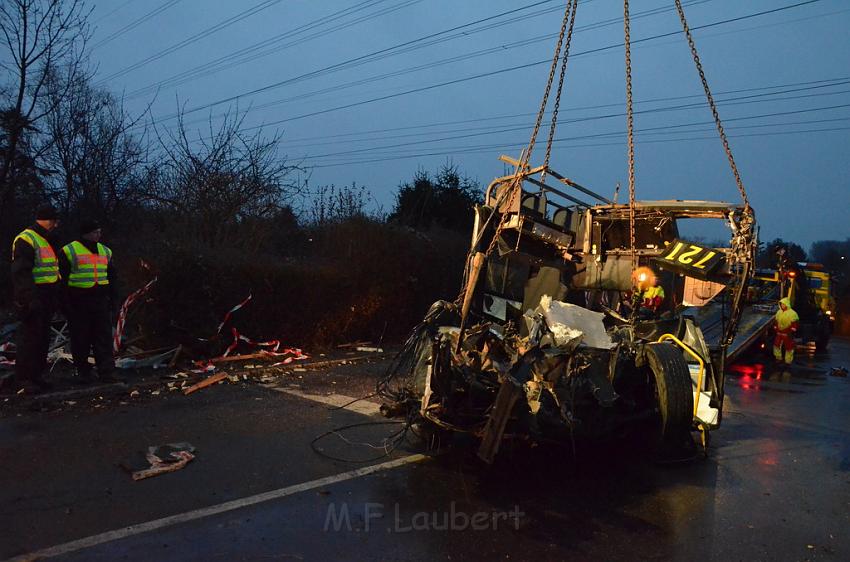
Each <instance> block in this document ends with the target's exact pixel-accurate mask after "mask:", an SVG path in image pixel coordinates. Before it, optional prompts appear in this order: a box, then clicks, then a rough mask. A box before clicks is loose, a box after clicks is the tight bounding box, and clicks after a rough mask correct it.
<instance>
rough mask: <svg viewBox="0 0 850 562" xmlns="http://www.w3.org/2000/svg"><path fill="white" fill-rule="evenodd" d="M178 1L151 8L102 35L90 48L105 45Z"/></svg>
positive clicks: (173, 0) (172, 0) (169, 0)
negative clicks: (122, 25) (118, 27)
mask: <svg viewBox="0 0 850 562" xmlns="http://www.w3.org/2000/svg"><path fill="white" fill-rule="evenodd" d="M180 1H181V0H168V1H167V2H165V3H164V4H162V5H160V6H159V7H158V8H154V9H153V10H151V11H150V12H148V13H146V14H145V15H143V16H141V17H140V18H137V19H135V20H133V21H131V22H130V23H128V24H127V25H125V26H124V27H122V28H121V29H119V30H117V31H115V32H113V33H112V34H111V35H109V36H107V37H104V38H103V39H101V40H100V41H98V42H97V43H95V44H94V45H92V49H97V48H98V47H102V46H103V45H106V44H107V43H109V42H110V41H112V40H113V39H115V38H116V37H120V36H121V35H124V34H125V33H127V32H128V31H130V30H132V29H135V28H137V27H139V26H140V25H142V24H143V23H145V22H146V21H148V20H150V19H151V18H154V17H156V16H157V15H159V14H161V13H162V12H164V11H166V10H167V9H169V8H171V7H173V6H174V5H176V4H177V3H178V2H180ZM111 13H112V12H110V14H111Z"/></svg>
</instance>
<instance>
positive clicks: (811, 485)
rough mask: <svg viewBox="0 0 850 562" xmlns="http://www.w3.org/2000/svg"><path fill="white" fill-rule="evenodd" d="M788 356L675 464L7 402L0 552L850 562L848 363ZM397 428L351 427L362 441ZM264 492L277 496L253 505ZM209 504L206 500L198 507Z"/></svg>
mask: <svg viewBox="0 0 850 562" xmlns="http://www.w3.org/2000/svg"><path fill="white" fill-rule="evenodd" d="M798 361H799V363H800V364H799V365H797V366H795V367H794V368H792V369H790V370H786V369H782V368H778V369H777V368H775V367H774V366H772V365H761V364H758V363H744V364H740V365H738V366H737V367H736V368H735V370H734V372H733V373H732V376H731V377H730V378H729V379H728V380H727V387H728V398H729V403H728V405H727V409H726V416H725V419H724V423H723V426H722V428H721V429H720V430H718V431H717V432H715V433H714V434H713V439H712V444H711V450H710V454H709V457H708V458H707V459H702V460H698V461H694V462H690V463H685V464H682V465H675V466H659V465H657V464H654V463H652V462H650V461H649V460H647V459H645V458H643V457H642V456H641V455H640V452H639V451H637V450H635V448H634V447H630V446H629V444H628V443H616V444H612V445H608V446H605V447H596V448H593V449H590V448H587V447H585V448H580V449H579V454H578V458H577V459H576V460H575V462H574V461H573V459H572V457H571V456H570V455H569V454H566V453H562V452H560V451H558V450H555V449H552V448H547V447H539V448H536V449H533V450H528V449H526V448H514V449H512V450H511V449H510V448H509V449H508V450H506V451H504V454H502V455H501V457H500V459H499V461H498V463H497V464H496V465H495V466H494V467H492V468H489V469H486V468H483V467H481V466H480V465H479V464H478V463H476V462H475V461H474V459H473V458H472V456H471V455H470V454H468V453H465V452H464V448H463V447H460V446H458V447H456V448H455V450H454V451H452V452H449V453H448V454H445V455H442V456H440V457H438V458H430V459H425V460H421V461H419V460H418V457H413V460H415V461H416V462H407V461H409V460H411V457H409V456H410V455H412V454H414V453H416V452H417V449H416V445H415V444H409V445H406V446H405V447H403V448H401V449H399V450H397V451H395V452H393V453H392V454H391V455H390V458H392V459H406V460H402V461H400V462H402V463H404V464H400V465H399V466H395V467H391V468H384V469H375V471H374V472H372V473H371V474H367V475H361V476H356V475H352V474H349V472H350V471H352V470H353V469H355V468H358V467H361V466H376V464H379V463H385V462H387V458H384V459H381V460H379V461H372V462H366V463H360V464H352V463H346V462H340V461H336V460H331V459H328V458H325V457H322V456H319V455H317V454H316V453H314V452H313V451H312V450H311V448H310V442H311V440H312V439H313V438H314V437H315V436H316V435H318V434H320V433H322V432H325V431H327V430H330V429H333V428H336V427H340V426H343V425H347V424H357V423H363V422H368V421H371V420H372V419H376V418H370V417H368V416H367V415H365V414H362V413H356V412H352V411H348V410H340V409H336V410H331V409H329V407H328V406H327V405H325V404H321V403H318V402H315V401H312V400H307V399H304V398H301V397H297V396H293V395H290V394H286V393H283V392H278V391H276V390H274V389H273V388H266V387H262V386H259V385H240V386H225V385H220V386H216V387H212V388H209V389H206V390H204V391H202V392H199V393H197V394H194V395H191V396H188V397H184V396H181V395H179V393H163V394H162V395H160V396H156V397H150V398H148V399H147V400H145V401H143V402H142V403H133V402H130V401H127V403H125V404H121V403H120V402H117V401H115V400H113V401H112V402H111V403H109V404H105V405H104V406H103V407H100V408H93V407H88V406H86V407H84V406H83V405H82V402H80V403H79V404H76V405H69V406H67V407H65V408H63V409H61V410H58V411H53V412H27V411H8V410H7V411H6V412H3V413H2V414H4V415H2V417H0V560H2V559H6V558H9V557H13V556H18V555H24V554H27V553H33V552H38V551H40V550H41V549H45V548H48V547H52V546H55V545H65V544H67V543H69V542H71V541H76V540H78V539H84V538H86V537H97V538H95V539H92V540H89V541H88V543H87V546H82V547H79V546H80V545H79V544H78V545H77V547H68V548H65V549H64V551H65V552H64V553H63V554H61V555H59V556H58V557H57V559H60V560H151V559H156V560H187V559H191V560H216V559H221V560H267V559H281V560H290V559H291V560H331V559H334V560H422V559H446V560H448V559H451V560H492V559H514V560H590V559H602V560H637V559H640V560H645V559H662V560H668V559H672V560H700V561H703V560H705V561H709V560H723V561H729V560H795V561H796V560H835V561H840V560H850V407H848V403H850V379H843V378H836V377H830V376H828V375H827V370H828V368H829V367H831V366H834V365H844V366H850V340H847V339H835V340H833V342H832V344H831V348H830V351H829V354H828V355H824V356H819V357H817V358H816V359H814V360H812V359H807V358H806V357H804V356H800V357H799V358H798ZM379 370H380V365H377V364H376V365H371V366H365V367H356V366H351V365H347V366H343V367H339V368H335V369H333V370H332V371H330V372H328V373H314V372H309V373H298V374H297V376H302V378H301V379H299V378H297V376H296V374H295V373H292V374H290V375H287V376H285V377H283V378H282V379H281V380H280V381H278V382H276V384H277V386H281V387H287V386H291V385H300V386H299V387H300V389H301V390H302V391H303V392H312V393H317V394H320V395H326V394H328V393H336V394H341V395H348V396H360V395H362V394H364V393H366V392H368V391H369V390H371V377H372V376H373V375H374V373H375V372H376V371H379ZM392 431H395V426H391V425H389V426H388V425H374V426H365V427H358V428H355V429H354V430H352V431H349V432H346V433H345V434H344V435H345V437H346V438H347V439H348V440H349V441H351V442H353V443H360V442H367V441H368V442H372V443H375V442H379V441H380V438H381V437H382V436H386V435H388V434H389V433H391V432H392ZM174 441H189V442H191V443H192V444H193V445H195V446H196V447H197V458H196V460H194V461H193V462H192V463H190V464H189V465H188V466H187V467H186V468H185V469H183V470H181V471H178V472H175V473H172V474H166V475H163V476H159V477H156V478H152V479H150V480H145V481H141V482H133V481H132V480H131V479H130V477H129V475H128V474H127V473H125V472H124V471H123V470H121V469H120V468H118V466H117V465H118V464H119V463H121V462H122V461H124V460H126V459H128V458H130V457H131V456H132V454H133V453H134V452H136V451H139V450H143V449H144V448H145V447H146V446H148V445H154V444H161V443H168V442H174ZM319 445H320V446H321V447H322V448H323V449H324V450H325V452H328V453H332V454H334V455H337V456H346V457H359V458H360V459H361V460H362V459H366V458H367V457H369V456H372V455H374V454H375V453H380V452H379V451H376V450H373V449H369V448H367V447H364V446H362V445H357V444H347V443H345V442H343V441H342V440H340V439H338V438H337V437H336V436H331V437H330V438H327V439H323V440H322V441H321V442H320V443H319ZM460 445H462V443H460ZM339 475H341V476H339ZM333 476H338V477H337V478H336V479H335V481H333V482H327V481H325V482H322V481H319V482H316V481H317V480H318V479H322V478H326V477H333ZM304 483H307V485H305V486H302V487H299V488H294V489H293V488H288V487H292V486H296V485H299V484H304ZM266 492H274V493H273V494H271V496H274V497H272V498H271V499H269V498H268V497H260V498H257V496H256V495H257V494H261V493H266ZM246 498H248V499H246ZM263 499H265V501H260V500H263ZM227 502H230V503H227ZM211 506H212V507H216V506H219V509H218V511H219V512H218V513H210V512H209V511H202V510H204V509H206V508H210V507H211ZM220 506H223V507H220ZM214 511H215V510H214ZM329 513H331V514H332V516H331V517H329ZM435 514H436V515H435ZM171 516H174V517H172V518H171V519H169V520H163V518H165V517H171ZM446 518H448V519H446ZM446 521H448V526H449V527H450V529H443V527H444V526H445V525H446ZM151 522H153V523H151ZM146 523H147V524H149V526H148V527H139V525H142V524H146ZM473 523H474V524H475V528H473ZM134 526H135V527H134ZM452 528H453V529H454V530H451V529H452ZM145 529H148V530H147V531H146V532H143V531H145ZM110 531H115V532H114V533H113V534H110V535H109V536H102V535H101V534H102V533H107V532H110ZM107 539H109V540H107ZM78 547H79V548H78ZM60 550H61V549H60ZM54 552H55V551H54Z"/></svg>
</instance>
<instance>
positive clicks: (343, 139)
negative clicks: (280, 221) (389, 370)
mask: <svg viewBox="0 0 850 562" xmlns="http://www.w3.org/2000/svg"><path fill="white" fill-rule="evenodd" d="M684 5H685V10H686V13H687V15H688V20H689V23H690V25H691V27H692V28H693V29H694V36H695V39H696V42H697V47H698V49H699V51H700V55H701V59H702V62H703V65H704V67H705V70H706V74H707V77H708V80H709V83H710V85H711V87H712V90H713V92H714V94H715V98H716V99H717V101H718V105H719V109H720V115H721V117H722V118H723V120H724V123H725V125H726V128H727V132H728V134H729V137H730V141H731V144H732V149H733V151H734V154H735V157H736V160H737V163H738V167H739V169H740V171H741V175H742V177H743V181H744V184H745V186H746V188H747V190H748V192H749V196H750V201H751V204H752V206H753V207H754V209H755V211H756V215H757V218H758V221H759V224H760V226H761V238H762V240H770V239H773V238H775V237H782V238H784V239H786V240H792V241H795V242H797V243H799V244H801V245H802V246H803V247H804V248H806V249H808V248H809V246H810V245H811V243H812V242H813V241H816V240H822V239H845V238H847V237H848V236H850V220H848V215H847V214H848V211H850V34H848V29H850V2H847V0H810V1H800V0H748V1H746V2H740V1H733V0H685V2H684ZM563 9H564V0H552V1H539V0H536V1H535V0H510V1H509V0H370V1H356V0H347V1H345V0H265V1H262V0H240V1H239V2H234V1H232V0H231V1H228V0H149V1H146V2H138V1H124V0H110V1H106V0H102V1H100V2H98V3H97V4H96V6H95V10H94V13H93V14H92V21H93V22H95V27H96V29H95V30H94V36H93V38H92V41H91V43H90V45H91V47H92V63H93V64H94V65H96V66H97V68H98V72H97V77H96V79H95V82H96V83H99V85H101V86H103V87H107V88H109V89H110V90H111V91H113V92H115V93H116V94H118V95H120V94H122V93H123V94H124V96H125V99H126V105H127V108H128V109H129V110H130V111H131V112H134V113H139V112H142V111H143V110H144V109H145V108H146V107H147V106H148V104H152V105H151V116H152V119H153V120H154V121H155V122H156V123H157V126H158V127H159V128H160V129H161V130H163V131H164V130H166V129H168V128H171V127H173V126H174V124H175V120H174V113H175V109H176V108H177V106H178V103H179V104H185V108H186V110H187V112H188V114H187V115H186V122H187V124H189V126H190V129H191V130H193V131H196V133H197V134H198V135H205V134H208V131H209V127H208V124H207V121H208V119H209V118H210V116H212V118H213V119H214V120H217V119H220V115H221V114H222V113H224V112H226V111H228V110H230V111H231V112H233V111H236V110H237V109H238V110H239V111H246V112H247V115H246V116H245V122H244V123H245V126H246V127H248V128H255V127H260V126H262V127H263V130H264V131H265V132H266V133H268V134H269V135H271V134H274V133H275V132H276V131H277V132H282V134H283V142H282V144H281V147H282V150H283V154H285V155H286V157H287V158H288V159H289V160H290V161H292V162H293V163H296V162H298V163H301V165H302V166H304V167H305V168H306V169H307V174H308V175H309V183H310V185H311V187H313V188H315V187H316V186H319V185H326V184H336V185H337V186H340V185H346V184H351V183H352V182H356V183H357V184H358V185H363V186H366V187H367V188H368V189H369V191H370V192H371V193H372V194H373V195H374V197H375V199H376V201H377V204H378V205H381V206H383V208H384V210H389V209H390V208H391V207H392V202H393V198H394V194H395V192H396V189H397V187H398V185H399V183H402V182H405V181H408V180H410V179H411V178H412V177H413V175H414V173H415V172H416V170H417V169H424V170H428V171H431V172H435V171H437V170H438V169H439V167H440V166H442V165H444V164H446V163H447V162H451V163H453V164H455V165H457V166H458V168H459V170H460V171H461V172H462V173H463V174H465V175H467V176H469V177H471V178H473V179H475V180H477V181H478V182H480V183H481V184H482V186H486V184H487V183H489V181H490V180H491V179H492V178H493V177H495V176H498V175H502V174H503V173H505V169H504V166H503V165H502V164H501V163H500V162H499V161H498V156H499V155H500V154H508V155H512V156H516V155H517V154H518V153H519V151H520V150H521V149H522V147H523V146H525V145H526V144H527V142H528V137H529V134H530V132H531V128H532V125H533V122H534V113H535V112H536V111H537V109H538V107H539V104H540V100H541V98H542V94H543V88H544V86H545V82H546V78H547V74H548V65H549V61H550V59H551V56H552V52H553V48H554V45H555V40H556V36H557V32H558V29H559V26H560V23H561V18H562V15H563ZM631 10H632V26H631V27H632V32H631V36H632V41H633V46H632V64H633V89H634V99H635V112H636V115H635V126H636V130H637V142H636V178H637V179H636V186H637V187H636V190H637V197H638V198H639V199H715V200H725V201H730V202H739V201H740V197H739V195H738V191H737V189H736V187H735V182H734V179H733V177H732V174H731V172H730V170H729V166H728V164H727V162H726V158H725V154H724V152H723V149H722V146H721V144H720V141H719V139H718V137H717V134H716V133H715V132H714V126H713V121H712V118H711V114H710V112H709V110H708V106H707V105H706V103H705V99H704V96H703V94H702V89H701V86H700V83H699V78H698V75H697V73H696V70H695V68H694V64H693V60H692V58H691V55H690V51H689V49H688V46H687V43H686V42H685V40H684V37H683V35H682V33H681V25H680V23H679V20H678V16H677V14H676V12H675V8H674V3H673V0H643V1H640V2H638V1H633V2H632V7H631ZM622 41H623V21H622V2H620V1H615V0H585V1H583V2H581V3H580V4H579V9H578V16H577V20H576V33H575V35H574V38H573V43H572V49H571V53H572V57H571V58H570V62H569V66H568V68H567V78H566V83H565V87H564V93H563V99H562V106H561V112H560V120H559V121H560V122H559V126H558V129H557V133H556V139H557V142H556V144H555V146H554V149H553V154H552V160H551V166H552V167H553V168H554V169H555V170H558V171H560V172H561V173H563V174H564V175H567V176H569V177H570V178H572V179H574V180H576V181H578V182H579V183H582V184H584V185H586V186H588V187H590V188H592V189H594V190H596V191H597V192H600V193H603V194H605V195H608V196H611V195H613V192H614V186H615V185H616V183H617V182H621V183H622V185H623V190H622V192H621V200H624V198H625V193H626V186H627V182H628V173H627V169H628V168H627V158H626V135H625V130H626V120H625V116H624V112H625V79H624V62H623V47H622ZM545 134H546V133H545V131H544V132H543V133H542V139H541V140H542V141H543V142H545ZM535 156H536V157H535V158H534V161H533V162H532V163H533V164H537V163H540V162H541V160H542V158H543V150H542V147H541V148H539V149H538V150H536V151H535Z"/></svg>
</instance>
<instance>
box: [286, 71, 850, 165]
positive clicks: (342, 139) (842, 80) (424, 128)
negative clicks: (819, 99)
mask: <svg viewBox="0 0 850 562" xmlns="http://www.w3.org/2000/svg"><path fill="white" fill-rule="evenodd" d="M844 84H850V76H843V77H838V78H830V79H826V80H810V81H805V82H791V83H784V84H776V85H772V86H759V87H751V88H739V89H734V90H725V91H718V92H717V93H716V94H717V95H718V96H724V95H730V94H740V93H747V92H758V91H763V90H777V89H780V88H796V87H799V86H808V87H806V88H802V89H801V90H800V91H802V90H810V89H818V88H821V87H830V86H838V85H844ZM788 91H790V90H785V91H782V92H770V94H773V95H776V94H779V93H786V92H788ZM832 93H834V92H830V94H832ZM842 93H843V92H842ZM703 97H704V94H702V93H699V94H690V95H682V96H667V97H660V98H648V99H645V100H636V101H635V104H636V105H638V106H643V105H647V104H652V103H658V102H668V101H678V100H686V99H694V98H699V99H702V98H703ZM783 99H785V98H783ZM721 101H722V100H721ZM768 101H774V100H768ZM780 101H781V100H780ZM619 106H622V102H619V103H605V104H595V105H586V106H579V107H572V108H568V109H567V111H568V112H569V113H573V112H576V111H587V110H593V109H605V108H610V107H619ZM534 115H536V113H531V112H526V113H514V114H508V115H494V116H490V117H477V118H473V119H461V120H453V121H441V122H432V123H425V124H421V125H407V126H401V127H389V128H384V129H369V130H365V131H354V132H349V133H337V134H333V135H317V136H310V137H300V138H288V139H285V140H281V145H283V146H285V145H298V146H299V147H302V148H303V147H305V146H307V147H312V146H326V145H330V144H340V143H352V142H368V141H374V140H388V139H396V138H406V137H411V136H422V135H427V134H441V133H444V132H452V131H431V132H428V130H433V129H434V128H436V127H444V126H452V125H458V126H460V125H463V130H466V131H468V130H470V125H473V124H477V123H484V122H493V121H502V120H506V119H518V118H526V117H531V116H534ZM501 126H504V125H498V124H497V125H490V126H489V127H490V128H495V127H501ZM400 131H411V132H408V133H405V134H398V135H391V136H383V137H372V138H369V137H366V135H375V134H382V133H397V132H400ZM352 137H364V138H352ZM334 139H339V140H334ZM318 140H321V141H324V142H315V143H310V142H309V141H318ZM305 143H306V144H305Z"/></svg>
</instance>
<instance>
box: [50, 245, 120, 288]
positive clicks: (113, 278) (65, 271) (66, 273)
mask: <svg viewBox="0 0 850 562" xmlns="http://www.w3.org/2000/svg"><path fill="white" fill-rule="evenodd" d="M76 242H79V243H80V244H82V245H83V246H85V247H86V249H88V251H89V252H91V253H93V254H97V242H91V241H89V240H85V239H83V238H78V239H77V240H76ZM60 253H61V254H62V255H61V256H59V273H60V274H61V275H62V288H63V291H64V293H65V296H66V297H67V298H69V299H78V298H106V299H108V300H109V302H110V303H112V304H115V303H116V297H117V295H118V293H117V283H118V276H117V275H116V273H115V266H114V265H113V262H112V260H109V265H108V266H107V268H106V275H107V277H108V278H109V285H95V286H94V287H90V288H88V289H81V288H80V287H69V286H68V277H70V275H71V263H70V262H69V261H68V256H66V255H65V252H62V251H61V250H60Z"/></svg>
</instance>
